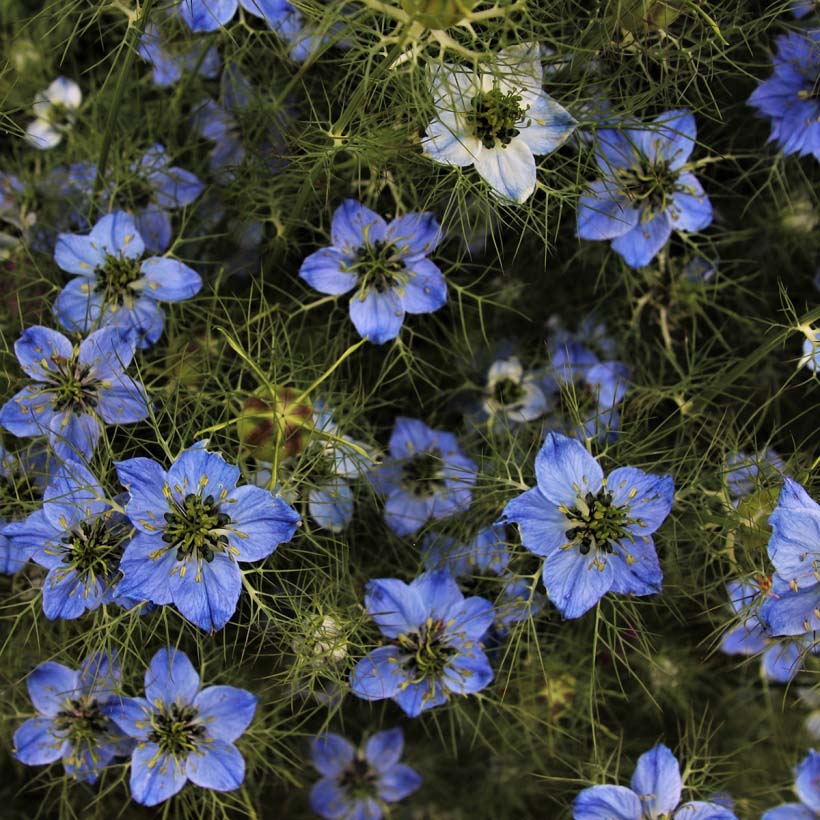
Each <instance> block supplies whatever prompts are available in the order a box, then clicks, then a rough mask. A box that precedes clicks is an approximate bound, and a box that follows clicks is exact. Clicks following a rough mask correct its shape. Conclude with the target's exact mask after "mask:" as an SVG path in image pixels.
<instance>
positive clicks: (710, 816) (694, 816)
mask: <svg viewBox="0 0 820 820" xmlns="http://www.w3.org/2000/svg"><path fill="white" fill-rule="evenodd" d="M630 786H631V788H626V787H625V786H591V787H590V788H588V789H584V790H583V791H582V792H581V793H580V794H579V795H578V796H577V797H576V798H575V801H574V802H573V804H572V817H573V820H609V818H613V820H614V818H618V820H655V818H660V817H664V818H669V820H737V818H736V817H735V815H734V814H732V812H731V811H730V810H729V809H727V808H726V807H725V806H722V805H720V804H719V803H706V802H703V801H700V800H693V801H691V802H688V803H681V802H680V799H681V792H682V790H683V781H682V780H681V774H680V765H679V764H678V761H677V758H676V757H675V755H673V754H672V751H671V750H670V749H669V748H668V747H666V746H664V745H663V744H662V743H659V744H658V745H657V746H655V747H654V748H653V749H650V750H649V751H648V752H645V753H644V754H642V755H641V756H640V757H639V758H638V765H637V766H636V767H635V773H634V774H633V775H632V782H631V783H630Z"/></svg>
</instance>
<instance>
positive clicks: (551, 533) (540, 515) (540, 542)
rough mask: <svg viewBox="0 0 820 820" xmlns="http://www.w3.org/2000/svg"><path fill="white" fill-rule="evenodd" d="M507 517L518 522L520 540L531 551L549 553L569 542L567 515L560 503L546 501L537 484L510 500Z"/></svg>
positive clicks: (506, 519) (508, 519)
mask: <svg viewBox="0 0 820 820" xmlns="http://www.w3.org/2000/svg"><path fill="white" fill-rule="evenodd" d="M503 515H504V520H505V521H511V522H513V523H515V524H517V525H518V529H519V530H520V532H521V543H522V544H523V545H524V547H525V548H526V549H528V550H529V551H530V552H534V553H535V554H536V555H541V556H544V557H546V556H547V555H549V554H550V553H552V552H554V551H555V550H557V549H558V548H559V547H561V546H563V545H564V544H566V543H567V537H566V531H567V529H569V521H568V519H567V517H566V516H565V515H564V514H563V513H561V512H559V511H558V505H557V504H555V503H554V502H550V501H547V499H546V498H545V497H544V495H543V494H542V492H541V490H540V489H538V487H534V488H533V489H531V490H527V491H526V492H524V493H521V495H519V496H516V497H515V498H513V499H512V500H511V501H508V502H507V506H506V507H504V514H503Z"/></svg>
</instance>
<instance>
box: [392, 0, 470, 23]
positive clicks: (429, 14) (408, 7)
mask: <svg viewBox="0 0 820 820" xmlns="http://www.w3.org/2000/svg"><path fill="white" fill-rule="evenodd" d="M475 4H476V0H401V7H402V8H403V9H404V10H405V11H406V12H407V13H408V14H409V15H410V17H411V18H412V19H413V21H414V22H418V23H421V24H422V25H423V26H426V27H427V28H432V29H442V28H449V27H450V26H454V25H455V24H456V23H458V22H459V21H460V20H463V19H464V17H465V16H466V15H468V14H469V13H470V12H471V11H472V10H473V8H474V7H475Z"/></svg>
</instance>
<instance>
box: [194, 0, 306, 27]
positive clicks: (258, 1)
mask: <svg viewBox="0 0 820 820" xmlns="http://www.w3.org/2000/svg"><path fill="white" fill-rule="evenodd" d="M240 6H241V7H242V8H243V9H244V10H245V11H247V12H248V13H249V14H252V15H254V16H255V17H260V18H261V19H262V20H264V21H265V22H266V23H267V24H268V25H269V26H270V27H271V28H272V29H274V31H277V30H279V29H280V28H281V27H282V26H283V25H286V24H287V22H288V18H289V17H290V16H291V15H292V14H293V12H294V8H293V6H292V5H291V4H290V3H288V2H287V0H179V6H178V9H179V15H180V17H182V19H183V20H184V21H185V22H186V23H187V24H188V25H189V26H190V28H191V30H192V31H216V30H217V29H218V28H220V26H225V25H227V24H228V23H230V22H231V20H232V19H233V17H234V15H235V14H236V10H237V9H238V8H239V7H240Z"/></svg>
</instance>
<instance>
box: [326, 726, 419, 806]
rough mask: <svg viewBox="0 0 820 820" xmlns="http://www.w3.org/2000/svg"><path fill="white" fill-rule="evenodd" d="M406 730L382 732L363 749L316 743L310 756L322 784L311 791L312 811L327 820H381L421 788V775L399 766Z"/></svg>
mask: <svg viewBox="0 0 820 820" xmlns="http://www.w3.org/2000/svg"><path fill="white" fill-rule="evenodd" d="M403 751H404V733H403V732H402V730H401V729H386V730H384V731H382V732H376V734H374V735H372V736H371V737H369V738H368V739H367V741H365V742H364V743H363V744H362V745H361V746H360V747H359V748H358V749H357V748H356V747H355V746H354V745H353V744H352V743H351V742H350V741H349V740H347V739H345V738H343V737H342V736H341V735H337V734H334V733H333V732H327V733H326V734H323V735H319V736H318V737H315V738H314V739H313V741H312V743H311V748H310V756H311V759H312V760H313V765H314V766H315V767H316V770H317V771H318V772H319V774H321V775H322V779H321V780H319V781H318V782H317V783H314V785H313V788H312V789H311V790H310V807H311V809H313V811H315V812H316V814H318V815H319V816H320V817H324V818H326V820H359V819H360V818H367V820H380V818H381V817H382V816H383V814H384V809H385V804H386V803H396V802H398V801H399V800H403V799H404V798H405V797H407V796H408V795H410V794H412V793H413V792H414V791H416V789H418V788H419V786H421V776H420V775H419V774H418V772H416V770H415V769H411V768H410V767H409V766H406V765H404V764H403V763H399V760H400V759H401V756H402V752H403Z"/></svg>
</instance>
